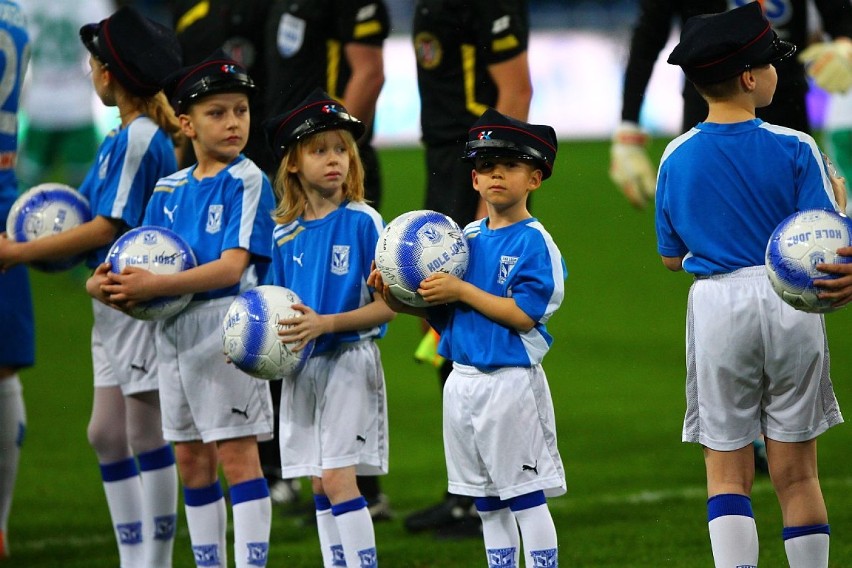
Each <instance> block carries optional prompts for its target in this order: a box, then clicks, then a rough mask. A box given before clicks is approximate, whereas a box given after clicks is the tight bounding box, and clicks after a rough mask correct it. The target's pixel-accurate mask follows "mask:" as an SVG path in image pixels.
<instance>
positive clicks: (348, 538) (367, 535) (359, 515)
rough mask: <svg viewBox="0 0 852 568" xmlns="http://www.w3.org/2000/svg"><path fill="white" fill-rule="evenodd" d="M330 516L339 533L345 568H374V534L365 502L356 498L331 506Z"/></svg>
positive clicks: (376, 561)
mask: <svg viewBox="0 0 852 568" xmlns="http://www.w3.org/2000/svg"><path fill="white" fill-rule="evenodd" d="M331 514H332V515H334V521H335V522H336V523H337V530H338V531H339V532H340V542H341V543H342V544H343V553H344V554H345V555H346V566H347V568H375V567H376V566H378V559H377V558H376V534H375V532H374V531H373V519H372V518H371V517H370V511H369V510H368V509H367V500H366V499H364V498H363V497H357V498H355V499H352V500H350V501H344V502H343V503H338V504H336V505H332V506H331Z"/></svg>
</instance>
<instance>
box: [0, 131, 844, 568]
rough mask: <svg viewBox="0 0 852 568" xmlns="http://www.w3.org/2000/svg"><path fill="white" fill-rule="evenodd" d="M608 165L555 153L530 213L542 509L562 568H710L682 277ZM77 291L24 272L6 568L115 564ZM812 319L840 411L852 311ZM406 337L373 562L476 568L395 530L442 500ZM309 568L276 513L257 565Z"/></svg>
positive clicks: (827, 448) (469, 543) (292, 530)
mask: <svg viewBox="0 0 852 568" xmlns="http://www.w3.org/2000/svg"><path fill="white" fill-rule="evenodd" d="M662 144H663V142H662V141H660V142H658V143H657V145H656V146H655V148H654V150H655V152H656V153H657V154H659V153H660V152H661V151H662ZM607 152H608V144H607V143H603V142H588V143H585V142H572V143H564V144H563V145H562V147H561V148H560V155H559V159H558V163H557V165H556V170H555V173H554V176H553V177H552V178H551V180H549V181H547V182H545V184H544V186H543V188H542V189H541V190H539V191H538V192H537V193H536V194H535V197H534V206H533V209H534V212H535V214H536V215H537V216H538V217H539V218H540V219H541V220H542V221H543V222H544V224H545V226H547V227H548V229H549V230H550V232H551V234H552V235H553V236H554V238H555V240H556V242H557V244H558V245H559V247H560V249H561V250H562V253H563V255H564V257H565V259H566V262H567V264H568V268H569V279H568V282H567V286H566V292H567V293H566V297H565V301H564V303H563V304H562V308H561V309H560V311H559V312H558V313H557V314H556V315H555V316H554V317H553V319H552V320H551V322H550V323H549V324H548V327H549V329H550V330H551V331H552V333H553V335H554V337H555V342H554V345H553V348H552V349H551V351H550V353H549V354H548V356H547V358H546V359H545V361H544V366H545V369H546V371H547V374H548V378H549V381H550V385H551V389H552V391H553V398H554V400H555V404H556V415H557V419H558V433H559V445H560V450H561V452H562V457H563V461H564V463H565V467H566V470H567V475H568V485H569V492H568V494H567V495H566V496H564V497H561V498H558V499H553V500H551V501H550V507H551V510H552V512H553V516H554V520H555V522H556V526H557V529H558V531H559V537H560V557H561V560H562V566H573V567H595V568H607V567H612V568H615V567H619V568H623V567H652V566H653V567H656V566H678V567H710V566H712V558H711V553H710V546H709V539H708V536H707V525H706V511H705V505H704V503H705V491H704V470H703V460H702V457H701V451H700V449H699V448H698V447H697V446H692V445H686V444H682V443H681V442H680V429H681V420H682V416H683V409H684V383H683V377H684V354H683V351H684V347H683V346H684V336H683V333H684V316H685V306H686V293H687V290H688V287H689V283H690V280H689V277H688V276H686V275H684V274H682V273H681V274H672V273H669V272H668V271H667V270H665V269H664V268H663V266H662V264H661V263H660V260H659V257H658V255H657V253H656V247H655V237H654V229H653V213H652V211H650V210H649V211H644V212H637V211H634V210H632V209H631V208H630V207H629V205H628V204H627V202H626V201H625V200H624V199H623V197H622V196H621V194H620V193H619V192H618V190H617V189H616V188H615V187H614V186H613V185H612V184H611V183H610V181H609V179H608V177H607V174H606V167H607V164H608V154H607ZM421 156H422V154H421V152H420V151H419V150H417V149H411V150H384V151H383V152H382V165H383V173H384V179H385V196H386V197H385V199H386V203H385V205H384V207H383V210H382V213H383V215H384V217H385V219H388V220H389V219H391V218H393V217H394V216H396V215H397V214H399V213H402V212H403V211H406V210H410V209H417V208H420V206H421V204H422V185H423V179H424V174H423V165H422V162H421V160H422V157H421ZM82 278H83V275H82V274H81V273H79V272H75V273H68V274H62V275H44V274H37V273H34V274H33V281H34V288H35V295H36V302H37V303H36V312H37V317H38V323H37V325H38V327H37V331H38V365H37V366H36V367H35V368H34V369H31V370H29V371H26V372H25V373H24V374H23V383H24V386H25V397H26V401H27V412H28V418H29V430H28V438H27V441H26V444H25V447H24V452H23V457H22V463H21V469H20V476H19V480H18V487H17V494H16V499H15V503H14V506H13V510H12V518H11V520H10V527H9V539H10V544H11V549H12V554H13V556H12V559H11V561H10V562H9V563H7V565H9V566H15V567H19V566H20V567H26V568H35V567H51V568H52V567H58V566H62V567H65V568H72V567H74V568H76V567H79V568H101V567H104V568H106V567H109V568H116V566H117V565H118V559H117V553H116V551H115V545H114V543H113V539H112V535H111V528H110V521H109V516H108V513H107V507H106V503H105V500H104V497H103V490H102V487H101V483H100V478H99V473H98V469H97V465H96V460H95V457H94V453H93V452H92V450H91V449H90V448H89V447H88V444H87V442H86V423H87V421H88V416H89V411H90V405H91V396H92V380H91V363H90V357H89V346H88V345H89V329H90V325H91V315H90V307H89V302H88V300H87V298H86V296H85V292H84V290H83V289H82ZM826 319H827V324H828V328H829V336H830V339H831V343H832V347H833V351H832V355H833V357H832V363H833V377H834V382H835V387H836V390H837V395H838V398H839V400H840V402H841V405H844V404H845V405H847V410H848V409H850V408H852V384H850V375H852V343H851V342H850V339H849V338H850V337H852V313H850V312H849V310H847V311H846V312H840V313H836V314H831V315H829V316H827V318H826ZM419 335H420V334H419V324H418V322H416V321H415V320H413V319H412V318H409V317H407V316H400V317H399V318H397V319H396V320H395V321H394V322H392V323H391V325H390V329H389V332H388V334H387V336H386V337H385V338H384V339H383V340H382V341H381V343H380V347H381V349H382V352H383V354H384V355H383V361H384V366H385V374H386V377H387V385H388V387H387V388H388V399H389V412H390V432H391V472H390V474H389V475H388V476H386V477H385V478H383V480H382V484H383V490H384V491H385V492H386V493H387V494H388V495H389V496H390V499H391V502H392V506H393V508H394V509H395V511H396V512H397V519H396V520H393V521H391V522H387V523H380V524H377V525H376V538H377V544H378V549H379V558H380V561H381V565H382V566H385V567H394V568H396V567H406V568H407V567H412V568H413V567H468V566H471V567H476V566H483V565H484V552H483V546H482V542H481V541H480V540H463V541H436V540H434V538H433V537H431V536H429V535H422V536H421V535H417V536H413V535H409V534H408V533H406V532H405V531H404V529H403V528H402V522H401V518H402V517H403V516H404V515H405V514H406V513H408V512H411V511H413V510H416V509H418V508H421V507H423V506H426V505H431V504H432V503H433V502H435V500H436V499H437V498H438V497H439V496H440V495H442V494H443V492H444V491H445V489H446V473H445V469H444V462H443V451H442V448H441V436H440V432H441V425H440V393H439V387H438V381H437V376H436V373H435V371H434V370H433V369H431V368H429V367H425V366H421V365H418V364H416V363H415V362H414V360H413V358H412V353H413V350H414V347H415V345H416V343H417V341H418V339H419ZM850 447H852V428H850V427H849V426H840V427H838V428H835V429H833V430H832V431H829V432H828V433H827V434H826V435H824V436H823V437H822V438H821V440H820V454H821V460H820V474H821V479H822V482H823V489H824V493H825V496H826V500H827V502H828V506H829V514H830V518H831V524H832V533H833V538H832V551H831V566H833V567H838V568H839V567H844V566H850V565H852V536H850V535H852V491H850V486H852V471H850V466H849V465H848V463H849V462H848V460H847V459H846V454H847V452H848V448H850ZM306 497H307V496H306ZM753 501H754V510H755V514H756V517H757V521H758V528H759V532H760V536H761V555H760V560H761V566H767V567H775V566H785V565H786V558H785V556H784V548H783V544H782V541H781V538H780V534H781V528H782V525H781V520H780V510H779V507H778V505H777V502H776V500H775V497H774V494H773V492H772V488H771V485H770V482H769V480H768V479H767V478H765V477H763V478H759V479H758V480H757V482H756V484H755V490H754V498H753ZM180 513H181V519H180V521H179V522H180V525H179V526H180V527H181V528H180V530H179V534H178V541H177V543H176V546H175V564H174V565H175V567H176V568H185V567H191V566H193V563H192V556H191V553H190V549H189V538H188V534H187V530H186V525H185V522H184V520H183V517H182V506H181V511H180ZM230 556H231V557H233V555H232V554H231V555H230ZM320 564H321V562H320V556H319V552H318V546H317V539H316V536H315V532H314V531H313V529H311V528H303V527H302V526H301V525H300V524H299V523H298V522H296V521H295V520H294V519H293V518H292V517H286V516H283V515H281V514H279V513H276V515H275V518H274V521H273V526H272V547H271V552H270V564H269V565H270V566H274V567H285V568H291V567H292V568H300V567H315V566H319V565H320Z"/></svg>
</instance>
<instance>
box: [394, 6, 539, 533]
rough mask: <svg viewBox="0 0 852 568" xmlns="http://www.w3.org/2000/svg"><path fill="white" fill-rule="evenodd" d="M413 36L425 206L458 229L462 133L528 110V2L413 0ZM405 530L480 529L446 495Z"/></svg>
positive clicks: (429, 340) (425, 355)
mask: <svg viewBox="0 0 852 568" xmlns="http://www.w3.org/2000/svg"><path fill="white" fill-rule="evenodd" d="M412 37H413V41H414V51H415V55H416V58H417V86H418V89H419V92H420V101H421V109H420V126H421V130H422V141H423V145H424V147H425V150H426V176H427V179H426V201H425V208H426V209H432V210H435V211H440V212H441V213H444V214H446V215H448V216H450V217H452V218H453V220H455V221H456V222H457V223H458V224H459V225H460V226H461V227H464V226H465V225H467V224H468V223H470V222H471V221H474V220H475V219H476V218H477V217H481V216H482V214H480V213H478V210H479V204H480V199H479V194H478V193H477V192H476V191H474V190H473V189H472V187H471V167H470V164H468V163H465V162H463V161H462V160H461V157H462V155H463V153H464V146H465V143H466V142H467V138H468V130H469V129H470V127H471V125H473V123H474V122H476V120H477V119H478V118H479V117H480V116H481V115H482V113H483V112H485V110H486V109H487V108H488V107H493V108H495V109H496V110H497V111H499V112H501V113H502V114H505V115H507V116H510V117H512V118H516V119H518V120H522V121H526V120H527V117H528V114H529V109H530V101H531V99H532V81H531V79H530V69H529V61H528V59H527V45H528V42H529V7H528V4H527V2H526V0H418V2H417V4H416V5H415V10H414V20H413V27H412ZM436 339H437V338H436V336H435V335H434V334H433V332H431V331H427V335H426V337H424V340H423V342H422V343H421V346H420V347H419V348H418V350H417V354H416V356H417V357H418V358H421V359H424V360H432V361H434V362H436V363H438V364H439V365H440V370H439V372H440V378H441V387H442V388H443V385H444V383H445V382H446V379H447V377H448V376H449V374H450V371H451V370H452V362H451V361H443V362H441V361H440V359H434V355H433V354H434V352H435V346H436ZM430 355H431V356H430ZM405 527H406V528H407V529H408V530H409V531H412V532H418V531H425V530H437V535H438V536H440V537H448V538H452V537H463V536H471V537H479V535H480V534H481V521H480V519H479V515H477V513H476V509H475V508H474V507H473V500H472V499H471V498H469V497H462V496H457V495H452V494H450V493H447V494H446V495H445V497H444V499H443V500H442V501H441V502H439V503H438V504H436V505H434V506H432V507H429V508H426V509H423V510H422V511H417V512H415V513H413V514H412V515H410V516H409V517H408V518H406V519H405Z"/></svg>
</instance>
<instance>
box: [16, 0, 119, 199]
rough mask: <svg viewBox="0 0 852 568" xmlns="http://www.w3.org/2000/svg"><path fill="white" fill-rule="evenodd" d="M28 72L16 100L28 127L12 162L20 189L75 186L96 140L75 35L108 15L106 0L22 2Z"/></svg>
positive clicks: (90, 94)
mask: <svg viewBox="0 0 852 568" xmlns="http://www.w3.org/2000/svg"><path fill="white" fill-rule="evenodd" d="M21 7H22V8H23V10H24V13H25V14H26V17H27V22H28V29H29V31H30V37H31V49H30V55H31V58H30V71H29V74H28V78H27V83H26V86H25V88H24V93H23V97H22V101H21V105H22V110H23V111H24V113H25V115H26V117H27V120H28V128H27V130H26V134H25V136H24V139H23V142H22V149H21V156H20V159H19V160H18V174H19V177H20V180H21V183H22V184H23V186H24V187H32V186H33V185H36V184H38V183H41V182H45V181H55V182H63V183H67V184H69V185H71V186H73V187H78V186H79V185H80V182H82V181H83V178H84V177H85V175H86V172H87V171H88V169H89V166H90V165H91V163H92V160H93V159H94V157H95V151H96V150H97V148H98V142H99V139H100V136H99V135H98V132H97V126H96V120H95V111H94V105H93V102H94V95H95V92H94V89H93V88H92V82H91V80H89V77H88V52H87V51H86V49H85V48H84V47H83V44H81V43H80V37H79V30H80V28H81V27H82V26H83V25H84V24H87V23H89V22H99V21H101V20H103V19H104V18H106V17H107V16H109V15H110V14H111V13H112V11H113V9H114V6H113V3H112V2H111V1H109V0H27V1H26V2H24V3H23V4H22V5H21Z"/></svg>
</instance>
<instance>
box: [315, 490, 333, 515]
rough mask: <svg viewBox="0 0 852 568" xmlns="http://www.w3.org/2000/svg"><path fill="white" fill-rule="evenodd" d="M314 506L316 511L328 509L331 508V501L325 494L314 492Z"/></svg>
mask: <svg viewBox="0 0 852 568" xmlns="http://www.w3.org/2000/svg"><path fill="white" fill-rule="evenodd" d="M314 507H315V508H316V510H317V511H328V510H329V509H331V501H329V499H328V497H327V496H325V495H319V494H316V493H315V494H314Z"/></svg>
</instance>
